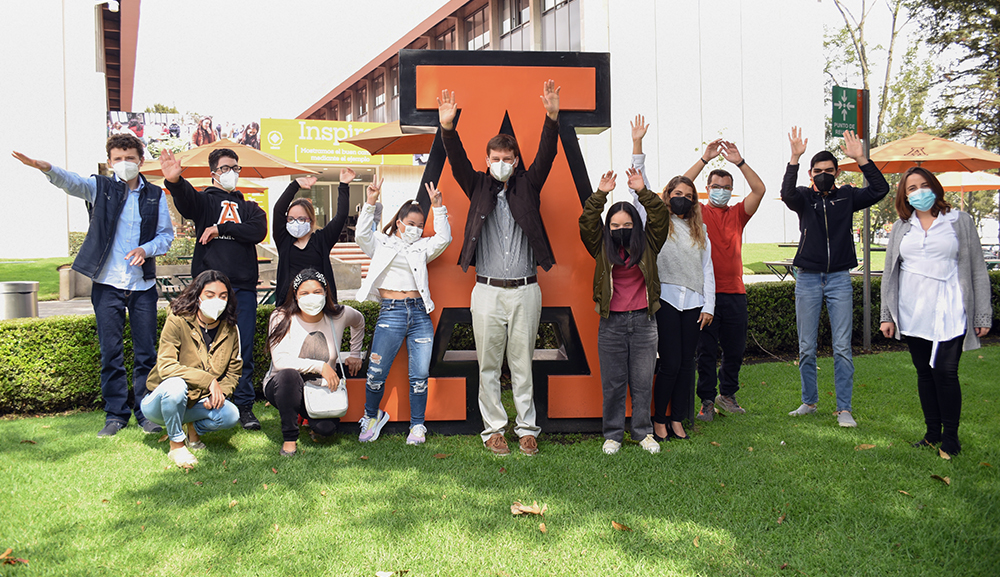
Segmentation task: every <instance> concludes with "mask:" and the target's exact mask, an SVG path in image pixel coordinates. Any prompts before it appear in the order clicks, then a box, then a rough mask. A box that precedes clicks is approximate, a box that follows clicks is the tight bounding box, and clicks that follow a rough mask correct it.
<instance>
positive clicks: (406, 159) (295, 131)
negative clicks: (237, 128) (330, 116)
mask: <svg viewBox="0 0 1000 577" xmlns="http://www.w3.org/2000/svg"><path fill="white" fill-rule="evenodd" d="M379 126H382V124H381V123H379V122H346V121H342V120H300V119H297V118H291V119H289V118H262V119H261V120H260V134H261V139H260V149H261V150H262V151H264V152H267V153H268V154H273V155H275V156H277V157H279V158H284V159H285V160H290V161H292V162H295V163H298V164H338V165H347V166H357V165H373V166H379V165H386V164H392V165H397V166H399V165H403V166H413V165H415V164H418V162H416V161H415V160H414V156H413V155H412V154H376V155H373V154H369V153H368V151H367V150H365V149H363V148H359V147H357V146H354V145H352V144H347V143H345V142H342V141H343V140H345V139H348V138H351V137H353V136H357V135H359V134H363V133H365V132H368V131H369V130H371V129H373V128H376V127H379Z"/></svg>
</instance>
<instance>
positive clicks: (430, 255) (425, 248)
mask: <svg viewBox="0 0 1000 577" xmlns="http://www.w3.org/2000/svg"><path fill="white" fill-rule="evenodd" d="M381 187H382V181H381V179H379V180H378V181H377V182H372V183H371V184H369V185H368V189H367V200H366V202H365V204H364V205H363V206H362V208H361V213H360V215H359V216H358V228H357V242H358V246H360V247H361V250H363V251H365V254H367V255H368V256H369V257H371V259H372V261H371V265H369V267H368V276H366V277H365V279H364V281H362V283H361V288H360V289H358V296H359V297H360V298H362V299H364V300H378V301H380V302H381V305H382V306H381V309H380V311H379V316H378V321H376V323H375V334H374V335H372V348H371V354H370V355H369V358H368V375H367V380H366V384H365V415H364V417H363V418H362V419H361V434H360V436H359V437H358V440H359V441H361V442H362V443H364V442H370V441H374V440H376V439H378V436H379V433H380V432H381V430H382V427H383V426H385V424H386V423H387V422H388V421H389V414H388V413H386V412H385V411H383V410H381V409H380V408H379V405H380V404H381V402H382V396H383V394H384V393H385V381H386V377H387V376H388V375H389V370H390V369H391V368H392V361H393V360H394V359H395V358H396V354H397V353H398V352H399V349H400V347H402V346H403V343H404V342H405V343H406V355H407V357H408V358H409V372H410V434H409V435H408V436H407V437H406V444H407V445H419V444H421V443H423V442H424V439H425V436H426V434H427V427H426V426H425V425H424V410H425V408H426V406H427V377H428V372H429V371H430V366H431V350H432V348H433V344H434V325H433V324H432V323H431V317H430V316H429V313H430V312H431V311H433V310H434V301H432V300H431V293H430V288H429V285H428V279H427V263H429V262H430V261H432V260H434V259H435V258H437V257H438V256H440V255H441V253H443V252H444V250H445V249H446V248H448V245H449V244H451V225H450V224H449V223H448V209H447V208H445V206H444V204H442V201H441V191H439V190H438V189H437V188H435V187H434V183H433V182H431V183H427V184H426V188H427V194H428V196H429V198H430V202H431V209H432V211H433V212H434V236H430V237H423V236H422V235H423V231H424V221H425V217H424V211H423V209H422V208H421V206H420V204H419V203H418V202H417V201H415V200H412V201H406V202H404V203H403V205H402V206H401V207H399V211H397V212H396V217H395V218H394V219H393V221H392V222H391V223H389V224H387V225H386V226H385V228H384V229H383V230H382V232H376V231H373V230H372V226H371V225H372V223H373V222H374V216H375V202H376V200H377V199H378V197H379V193H380V190H381Z"/></svg>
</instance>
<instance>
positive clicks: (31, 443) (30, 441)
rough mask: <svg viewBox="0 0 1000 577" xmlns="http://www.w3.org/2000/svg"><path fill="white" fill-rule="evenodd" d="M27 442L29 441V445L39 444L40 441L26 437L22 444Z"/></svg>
mask: <svg viewBox="0 0 1000 577" xmlns="http://www.w3.org/2000/svg"><path fill="white" fill-rule="evenodd" d="M25 443H28V444H29V445H37V444H38V443H36V442H34V441H32V440H31V439H24V440H23V441H21V444H22V445H23V444H25Z"/></svg>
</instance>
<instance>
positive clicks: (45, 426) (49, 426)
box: [42, 425, 52, 429]
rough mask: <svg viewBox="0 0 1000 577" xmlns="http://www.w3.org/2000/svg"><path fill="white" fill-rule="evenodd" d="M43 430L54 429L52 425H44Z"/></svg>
mask: <svg viewBox="0 0 1000 577" xmlns="http://www.w3.org/2000/svg"><path fill="white" fill-rule="evenodd" d="M42 428H43V429H51V428H52V425H42Z"/></svg>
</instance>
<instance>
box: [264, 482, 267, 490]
mask: <svg viewBox="0 0 1000 577" xmlns="http://www.w3.org/2000/svg"><path fill="white" fill-rule="evenodd" d="M264 490H265V491H267V483H264Z"/></svg>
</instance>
